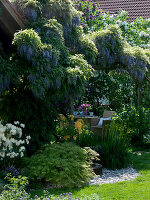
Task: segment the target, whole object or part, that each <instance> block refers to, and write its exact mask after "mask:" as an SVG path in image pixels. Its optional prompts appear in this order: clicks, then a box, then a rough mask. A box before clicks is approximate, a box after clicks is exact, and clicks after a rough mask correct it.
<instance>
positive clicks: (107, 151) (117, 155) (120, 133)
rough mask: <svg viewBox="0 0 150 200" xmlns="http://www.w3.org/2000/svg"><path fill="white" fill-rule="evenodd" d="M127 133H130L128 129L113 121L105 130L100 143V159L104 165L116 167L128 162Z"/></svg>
mask: <svg viewBox="0 0 150 200" xmlns="http://www.w3.org/2000/svg"><path fill="white" fill-rule="evenodd" d="M127 134H130V130H129V129H127V128H126V127H125V126H122V125H120V124H117V123H114V122H113V123H112V124H111V125H110V127H109V128H107V129H106V130H105V133H104V136H103V142H102V143H101V146H102V153H101V161H102V165H103V166H104V167H106V168H111V169H116V168H123V167H125V166H126V165H127V164H128V161H129V160H128V158H129V157H128V155H129V152H128V148H129V146H128V145H129V139H128V136H127Z"/></svg>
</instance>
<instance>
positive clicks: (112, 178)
mask: <svg viewBox="0 0 150 200" xmlns="http://www.w3.org/2000/svg"><path fill="white" fill-rule="evenodd" d="M139 175H140V174H139V173H138V172H137V171H136V170H135V169H133V168H131V167H128V168H124V169H119V170H108V169H103V174H102V176H96V177H95V178H93V179H91V181H90V183H89V185H95V184H99V185H102V184H105V183H115V182H121V181H129V180H132V179H135V178H136V177H137V176H139Z"/></svg>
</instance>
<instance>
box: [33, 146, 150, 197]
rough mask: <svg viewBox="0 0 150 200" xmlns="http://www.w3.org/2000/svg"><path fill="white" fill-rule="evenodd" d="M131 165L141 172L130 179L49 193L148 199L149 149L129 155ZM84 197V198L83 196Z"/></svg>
mask: <svg viewBox="0 0 150 200" xmlns="http://www.w3.org/2000/svg"><path fill="white" fill-rule="evenodd" d="M131 160H132V164H133V167H134V168H135V169H137V171H138V172H139V173H140V174H141V175H140V176H138V177H137V178H136V179H134V180H132V181H124V182H119V183H113V184H103V185H94V186H86V187H84V188H80V189H72V190H70V189H49V190H48V191H49V192H50V193H51V194H54V195H59V194H61V193H64V192H72V193H73V194H74V197H78V198H80V197H82V196H92V195H93V194H94V195H95V198H92V197H91V198H89V199H93V200H94V199H96V200H98V199H99V200H101V199H103V200H113V199H115V200H119V199H126V200H127V199H129V200H150V150H147V151H146V150H144V151H138V152H134V153H132V155H131ZM42 193H43V190H35V191H32V192H31V194H32V195H33V196H34V195H35V194H37V195H38V196H40V195H41V194H42ZM85 199H86V198H85Z"/></svg>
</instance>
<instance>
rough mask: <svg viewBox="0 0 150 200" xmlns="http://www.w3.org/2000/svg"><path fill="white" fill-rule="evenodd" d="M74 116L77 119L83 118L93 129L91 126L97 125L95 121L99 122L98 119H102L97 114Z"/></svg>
mask: <svg viewBox="0 0 150 200" xmlns="http://www.w3.org/2000/svg"><path fill="white" fill-rule="evenodd" d="M74 117H75V119H82V120H83V121H84V122H85V123H87V124H89V126H90V129H91V126H93V125H95V121H97V123H98V121H99V119H100V117H99V116H96V115H93V116H90V115H74ZM93 123H94V124H93Z"/></svg>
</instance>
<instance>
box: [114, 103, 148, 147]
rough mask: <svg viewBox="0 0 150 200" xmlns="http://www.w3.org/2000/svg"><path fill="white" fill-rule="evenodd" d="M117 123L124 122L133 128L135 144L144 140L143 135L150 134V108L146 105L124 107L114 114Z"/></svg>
mask: <svg viewBox="0 0 150 200" xmlns="http://www.w3.org/2000/svg"><path fill="white" fill-rule="evenodd" d="M114 120H116V122H117V123H119V124H122V125H123V126H126V127H128V128H130V129H132V130H133V133H132V135H131V142H132V144H133V145H135V144H136V143H137V144H138V143H139V144H140V143H142V142H143V136H144V135H147V134H149V129H150V110H149V109H146V108H144V107H139V108H135V107H130V106H128V107H127V108H123V110H122V111H121V112H120V113H118V114H117V115H116V116H114Z"/></svg>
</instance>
